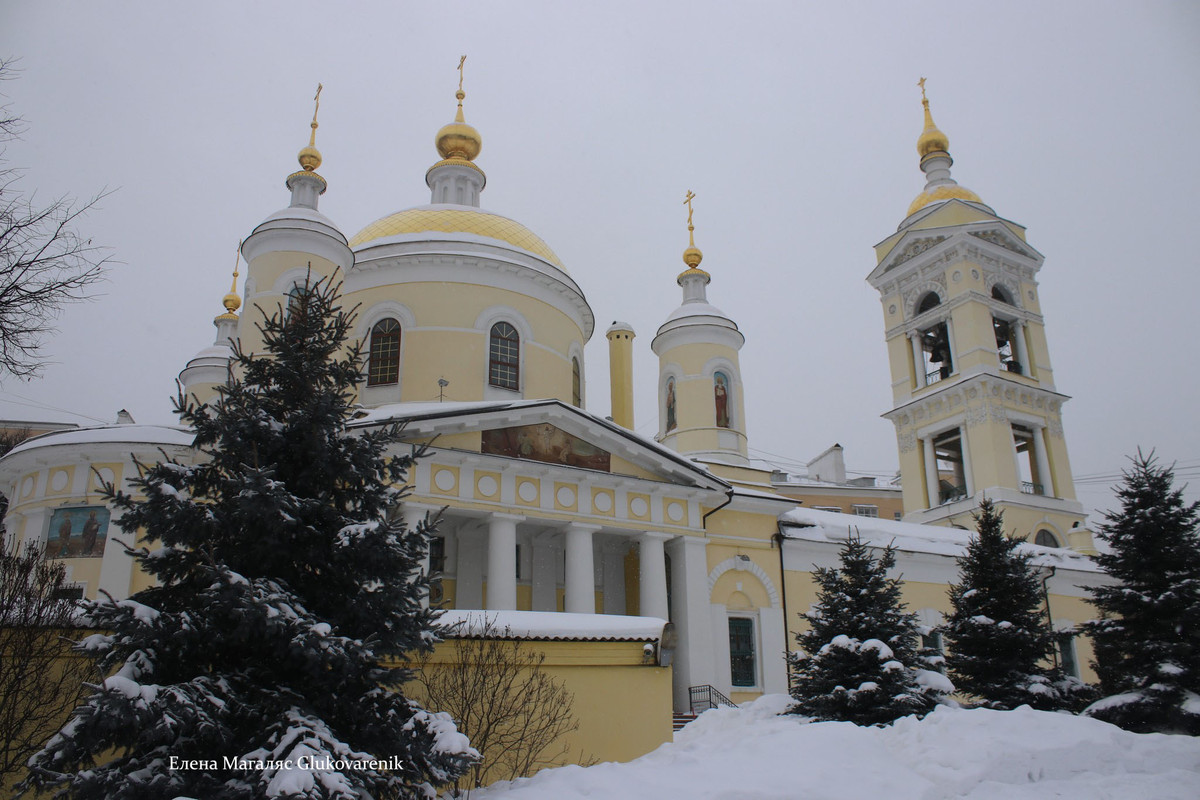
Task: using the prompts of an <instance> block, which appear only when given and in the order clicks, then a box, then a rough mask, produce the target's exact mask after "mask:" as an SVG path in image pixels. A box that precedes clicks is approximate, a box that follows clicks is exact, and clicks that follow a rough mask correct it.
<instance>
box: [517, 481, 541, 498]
mask: <svg viewBox="0 0 1200 800" xmlns="http://www.w3.org/2000/svg"><path fill="white" fill-rule="evenodd" d="M537 496H538V487H537V484H536V483H534V482H533V481H525V482H524V483H522V484H521V485H520V486H518V487H517V497H519V498H521V499H522V500H524V501H525V502H526V503H532V502H533V501H534V500H537Z"/></svg>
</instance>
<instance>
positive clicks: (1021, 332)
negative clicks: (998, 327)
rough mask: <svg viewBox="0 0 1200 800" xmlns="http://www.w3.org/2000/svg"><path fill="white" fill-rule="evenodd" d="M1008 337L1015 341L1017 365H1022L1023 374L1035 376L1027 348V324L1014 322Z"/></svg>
mask: <svg viewBox="0 0 1200 800" xmlns="http://www.w3.org/2000/svg"><path fill="white" fill-rule="evenodd" d="M1008 335H1009V337H1010V338H1011V339H1012V341H1013V348H1014V349H1015V350H1016V356H1017V363H1018V364H1020V365H1021V374H1022V375H1033V368H1032V365H1031V364H1030V363H1029V348H1028V347H1026V346H1025V323H1024V322H1022V321H1021V320H1017V321H1015V322H1013V323H1012V325H1011V326H1009V332H1008Z"/></svg>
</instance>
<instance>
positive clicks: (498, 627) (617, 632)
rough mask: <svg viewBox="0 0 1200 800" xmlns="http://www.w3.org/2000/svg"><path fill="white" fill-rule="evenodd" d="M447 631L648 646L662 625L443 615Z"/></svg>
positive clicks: (608, 617) (505, 614)
mask: <svg viewBox="0 0 1200 800" xmlns="http://www.w3.org/2000/svg"><path fill="white" fill-rule="evenodd" d="M438 621H439V623H440V624H442V625H445V626H447V627H449V628H451V631H450V633H449V634H448V636H449V637H450V638H460V639H466V638H472V637H478V636H482V635H483V634H484V632H485V631H487V632H489V633H490V634H491V635H492V636H493V637H498V638H504V639H536V640H543V641H578V642H651V641H658V640H659V639H660V638H662V632H663V626H664V625H666V624H667V623H666V621H665V620H662V619H659V618H658V617H629V616H624V615H620V614H567V613H564V612H558V611H476V610H467V609H455V610H451V611H446V612H445V613H443V614H442V616H441V618H440V619H439V620H438Z"/></svg>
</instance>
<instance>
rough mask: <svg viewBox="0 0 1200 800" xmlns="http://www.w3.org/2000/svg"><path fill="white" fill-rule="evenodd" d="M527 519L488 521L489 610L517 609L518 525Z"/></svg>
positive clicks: (501, 517) (495, 517)
mask: <svg viewBox="0 0 1200 800" xmlns="http://www.w3.org/2000/svg"><path fill="white" fill-rule="evenodd" d="M523 519H525V518H524V517H518V516H514V515H512V514H492V515H491V517H489V518H488V561H487V564H488V566H487V609H488V610H489V611H515V610H516V608H517V523H518V522H520V521H521V520H523Z"/></svg>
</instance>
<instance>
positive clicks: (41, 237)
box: [0, 59, 112, 377]
mask: <svg viewBox="0 0 1200 800" xmlns="http://www.w3.org/2000/svg"><path fill="white" fill-rule="evenodd" d="M12 77H14V75H13V60H12V59H0V80H9V79H11V78H12ZM23 127H24V126H23V125H22V123H21V119H20V117H17V116H15V115H14V114H13V113H12V112H11V111H10V109H9V108H8V106H4V107H0V144H3V143H5V142H9V141H12V140H13V139H14V138H17V137H18V136H19V135H20V134H21V132H22V130H23ZM4 152H5V150H0V375H2V374H3V373H8V374H10V375H15V376H17V377H31V376H33V375H36V374H37V373H38V372H39V371H40V370H41V368H42V365H43V363H44V360H45V354H44V351H43V346H44V345H45V340H46V337H47V336H48V335H49V334H51V333H52V332H53V331H54V330H55V327H54V323H55V320H57V319H58V315H59V314H60V313H61V311H62V307H63V306H64V305H66V304H68V303H73V302H78V301H80V300H86V299H88V297H89V292H88V289H89V288H90V287H92V286H93V285H94V284H96V283H98V282H100V281H102V280H104V274H105V271H106V270H107V268H108V266H109V265H110V264H111V263H112V259H111V258H110V257H109V256H108V255H107V251H106V248H103V247H100V246H98V245H94V244H92V240H91V239H85V238H84V237H83V236H82V235H80V234H79V232H78V230H77V228H76V226H77V225H78V223H79V221H80V219H81V218H82V217H83V216H84V215H85V214H86V213H87V212H89V211H91V210H93V209H95V208H97V206H98V204H99V203H100V201H101V200H103V199H104V198H105V197H107V196H108V194H109V192H107V191H102V192H100V193H99V194H97V195H95V196H94V197H92V198H91V199H90V200H88V201H86V202H82V203H81V202H78V201H76V200H73V199H71V198H69V197H59V198H57V199H55V200H54V201H52V202H51V203H49V204H48V205H45V206H40V205H38V204H37V202H36V199H35V197H34V195H25V194H24V193H22V192H21V191H20V190H19V189H18V188H17V187H16V186H15V184H16V182H17V181H18V180H19V179H20V172H19V171H18V170H16V169H14V168H12V167H9V166H7V165H6V160H5V159H4Z"/></svg>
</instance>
